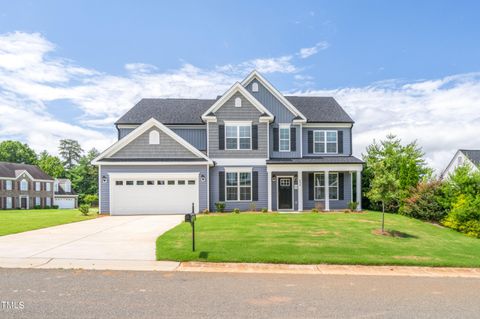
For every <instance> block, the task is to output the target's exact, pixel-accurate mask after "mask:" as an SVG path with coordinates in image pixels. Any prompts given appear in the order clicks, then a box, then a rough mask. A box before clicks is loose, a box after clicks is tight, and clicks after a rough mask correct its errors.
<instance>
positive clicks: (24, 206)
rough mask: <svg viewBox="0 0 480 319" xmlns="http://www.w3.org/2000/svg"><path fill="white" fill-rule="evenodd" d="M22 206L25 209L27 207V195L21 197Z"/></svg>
mask: <svg viewBox="0 0 480 319" xmlns="http://www.w3.org/2000/svg"><path fill="white" fill-rule="evenodd" d="M20 205H21V206H20V207H21V208H23V209H27V208H28V207H27V198H26V197H22V198H20Z"/></svg>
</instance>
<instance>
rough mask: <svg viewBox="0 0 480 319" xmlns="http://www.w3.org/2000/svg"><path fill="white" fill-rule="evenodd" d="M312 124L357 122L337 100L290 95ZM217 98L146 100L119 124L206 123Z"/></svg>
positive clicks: (123, 117) (138, 104) (139, 103)
mask: <svg viewBox="0 0 480 319" xmlns="http://www.w3.org/2000/svg"><path fill="white" fill-rule="evenodd" d="M286 99H287V100H288V101H289V102H290V103H292V104H293V105H294V106H295V107H296V108H297V109H298V110H299V111H300V112H301V113H302V114H304V115H305V116H306V118H307V121H308V122H311V123H315V122H325V123H353V120H352V118H351V117H350V116H349V115H348V114H347V112H345V110H343V108H342V107H341V106H340V105H339V104H338V103H337V101H335V99H334V98H333V97H321V96H286ZM215 101H216V100H213V99H171V98H168V99H152V98H149V99H142V100H141V101H140V102H138V103H137V104H136V105H135V106H134V107H133V108H131V109H130V110H129V111H128V112H127V113H125V114H124V115H123V116H122V117H121V118H120V119H119V120H118V121H117V122H116V123H115V124H142V123H143V122H145V121H147V120H149V119H150V118H152V117H153V118H155V119H156V120H158V121H159V122H161V123H163V124H203V122H202V118H201V116H202V114H203V113H204V112H205V111H206V110H208V108H209V107H210V106H212V105H213V103H215Z"/></svg>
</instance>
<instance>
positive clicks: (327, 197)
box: [324, 171, 330, 211]
mask: <svg viewBox="0 0 480 319" xmlns="http://www.w3.org/2000/svg"><path fill="white" fill-rule="evenodd" d="M324 174H325V210H326V211H329V210H330V187H329V185H330V182H329V181H328V178H329V177H330V176H329V175H330V171H325V172H324Z"/></svg>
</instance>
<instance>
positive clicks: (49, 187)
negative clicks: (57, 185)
mask: <svg viewBox="0 0 480 319" xmlns="http://www.w3.org/2000/svg"><path fill="white" fill-rule="evenodd" d="M45 191H47V192H51V191H52V186H51V184H50V183H45Z"/></svg>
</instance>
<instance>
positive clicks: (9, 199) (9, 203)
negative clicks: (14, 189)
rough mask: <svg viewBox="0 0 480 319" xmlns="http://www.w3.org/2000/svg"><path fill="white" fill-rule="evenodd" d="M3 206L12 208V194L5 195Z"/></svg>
mask: <svg viewBox="0 0 480 319" xmlns="http://www.w3.org/2000/svg"><path fill="white" fill-rule="evenodd" d="M5 198H6V200H5V208H6V209H12V208H13V197H12V196H7V197H5Z"/></svg>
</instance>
